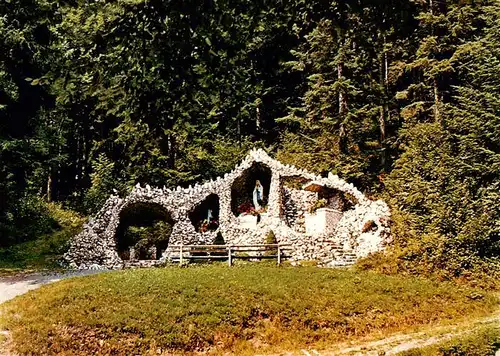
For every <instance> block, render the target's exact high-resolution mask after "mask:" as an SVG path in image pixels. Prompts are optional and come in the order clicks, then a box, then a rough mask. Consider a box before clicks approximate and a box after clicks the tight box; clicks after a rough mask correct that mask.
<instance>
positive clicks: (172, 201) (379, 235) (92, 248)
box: [65, 149, 389, 268]
mask: <svg viewBox="0 0 500 356" xmlns="http://www.w3.org/2000/svg"><path fill="white" fill-rule="evenodd" d="M253 164H263V165H265V166H267V167H268V168H269V169H270V170H271V172H272V178H271V185H270V189H269V197H268V210H267V216H266V217H265V218H263V219H262V221H261V222H259V223H258V224H257V226H251V227H249V226H244V225H242V224H240V223H239V220H238V219H237V217H236V216H235V215H234V213H233V212H232V210H231V187H232V185H233V183H234V181H235V179H237V178H238V177H240V176H241V175H242V174H244V172H245V171H246V170H247V169H249V168H250V167H252V165H253ZM284 177H302V178H304V179H306V180H309V181H313V182H315V183H318V184H320V185H323V186H325V187H327V188H332V189H337V190H340V191H342V192H345V193H348V194H350V195H351V196H353V197H354V198H355V199H356V200H357V202H356V205H355V206H354V208H353V209H351V210H349V211H347V212H345V213H344V214H343V215H342V218H341V219H340V221H339V222H338V224H336V226H335V229H334V232H333V233H332V236H315V237H312V236H308V235H306V234H305V233H304V232H305V230H304V226H303V223H302V222H301V221H300V218H301V215H303V214H304V213H305V212H306V211H307V209H308V208H309V206H310V205H311V203H313V202H314V201H315V199H317V195H316V194H315V193H310V192H306V191H302V190H297V189H290V188H286V187H283V186H282V184H281V181H282V178H284ZM210 194H216V195H218V197H219V204H220V209H219V229H218V230H219V231H220V232H221V233H222V235H223V238H224V240H225V242H226V244H254V243H264V242H265V240H266V236H267V234H268V232H269V231H270V230H272V231H273V232H274V234H275V236H276V239H277V240H278V242H279V243H290V244H292V251H291V253H292V255H293V258H294V259H296V260H300V259H310V258H319V259H321V260H323V261H329V262H328V263H330V264H331V265H332V263H333V265H335V263H336V262H335V261H337V260H338V261H340V262H339V263H340V264H342V263H343V262H342V261H343V260H342V257H339V256H340V255H341V251H344V252H345V255H346V256H347V255H349V254H355V255H356V256H358V257H359V256H365V255H366V254H368V253H369V252H373V251H376V250H380V249H382V248H383V247H384V244H385V243H386V241H387V239H388V237H389V228H388V221H389V220H388V219H389V208H388V207H387V205H386V204H385V203H384V202H382V201H376V202H373V201H370V200H369V199H367V198H366V197H365V196H364V195H363V194H362V193H361V192H360V191H359V190H357V189H356V188H355V187H354V186H353V185H352V184H349V183H346V182H344V181H343V180H341V179H340V178H339V177H338V176H336V175H332V174H330V175H329V176H328V177H327V178H322V177H320V176H315V175H314V174H311V173H308V172H305V171H303V170H300V169H297V168H295V167H293V166H289V165H284V164H281V163H280V162H278V161H276V160H274V159H272V158H271V157H269V156H268V155H267V154H266V153H265V152H264V151H263V150H260V149H259V150H252V151H251V152H250V153H249V155H248V156H247V157H246V158H245V159H244V160H243V161H242V162H241V164H240V165H239V166H237V167H236V168H235V169H234V170H233V171H232V172H230V173H227V174H225V175H224V177H219V178H217V179H216V180H211V181H209V182H206V183H204V184H196V185H195V186H194V187H191V186H190V187H189V188H181V187H177V188H176V189H174V190H170V189H166V188H165V187H164V188H163V189H161V188H151V187H150V186H149V185H146V186H145V187H142V186H140V185H137V186H136V187H135V188H134V189H133V190H132V192H131V193H130V194H129V195H128V196H127V197H125V198H120V197H117V196H111V197H110V198H109V199H108V201H107V202H106V203H105V204H104V206H103V208H102V209H101V210H100V211H99V213H98V214H97V215H96V216H95V217H94V218H92V219H91V220H90V221H89V222H88V223H87V224H86V225H85V226H84V229H83V231H82V232H81V233H80V234H78V235H77V236H75V237H74V238H73V239H72V241H71V245H70V248H69V250H68V252H67V253H66V254H65V259H66V261H67V262H68V263H69V265H70V266H72V267H78V268H95V267H106V268H122V267H123V266H124V261H122V260H121V259H120V257H119V256H118V253H117V250H116V241H115V236H116V230H117V228H118V224H119V222H120V212H121V211H122V210H123V209H126V208H127V207H129V206H132V205H133V204H136V203H146V204H147V203H151V204H157V205H159V206H161V207H162V208H163V209H165V211H166V212H168V213H169V215H170V216H171V218H172V219H173V221H174V226H173V229H172V234H171V236H170V241H169V243H170V244H180V243H183V244H212V243H213V241H214V239H215V237H216V235H217V232H207V233H199V232H197V231H196V229H195V228H194V226H193V225H192V223H191V221H190V220H189V217H188V214H189V212H191V211H192V210H193V209H195V207H196V206H197V205H198V204H200V203H201V202H202V201H203V200H204V199H205V198H206V197H208V196H209V195H210ZM368 220H373V221H374V222H375V224H376V225H377V229H376V230H374V231H370V232H366V233H362V228H363V226H364V224H365V223H366V221H368ZM326 232H328V229H326ZM325 238H326V240H325ZM325 241H327V242H325ZM339 251H340V252H339ZM169 254H170V251H169V250H168V249H167V250H166V251H165V252H164V254H163V257H162V259H163V260H164V259H167V258H168V257H169ZM349 256H351V255H349ZM351 257H352V256H351ZM332 261H333V262H332ZM325 263H326V262H325Z"/></svg>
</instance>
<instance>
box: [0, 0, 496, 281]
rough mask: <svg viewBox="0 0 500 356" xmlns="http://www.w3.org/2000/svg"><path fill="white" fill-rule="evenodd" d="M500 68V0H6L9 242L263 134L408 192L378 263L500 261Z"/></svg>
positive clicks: (4, 164)
mask: <svg viewBox="0 0 500 356" xmlns="http://www.w3.org/2000/svg"><path fill="white" fill-rule="evenodd" d="M499 72H500V4H499V2H498V1H496V0H484V1H481V0H479V1H477V0H411V1H410V0H354V1H338V0H333V1H324V0H291V1H280V0H272V1H271V0H231V1H229V0H204V1H200V0H197V1H193V0H185V1H163V0H115V1H111V0H4V1H2V2H0V163H1V165H0V247H2V249H0V259H2V258H4V259H8V258H13V256H14V255H15V251H18V250H16V246H23V244H26V243H30V242H32V241H36V240H37V239H40V238H41V236H48V235H53V234H54V233H56V232H58V231H60V230H61V227H65V226H66V225H68V226H70V227H71V226H72V228H71V229H69V231H70V232H68V233H64V234H62V235H61V236H62V237H61V236H59V238H58V239H56V240H52V243H53V244H55V245H57V246H55V247H57V248H59V249H61V250H62V249H64V248H65V241H67V238H68V237H69V236H70V235H71V234H73V233H74V232H75V231H76V230H77V228H78V227H77V226H75V224H73V225H72V223H71V222H72V221H74V220H75V219H76V218H74V216H88V215H91V214H93V213H95V212H96V211H97V210H98V209H99V207H100V205H101V204H102V203H103V202H104V201H105V200H106V199H107V197H108V196H109V195H110V194H111V193H112V192H113V189H116V190H117V191H118V192H119V193H120V194H126V192H127V191H130V189H131V188H132V187H133V186H135V185H136V184H137V183H141V184H146V183H148V184H150V185H152V186H160V187H162V186H164V185H165V186H166V187H174V186H176V185H182V186H187V185H189V184H192V183H194V182H200V181H203V180H206V179H210V178H214V177H216V176H219V175H221V174H224V173H225V172H228V171H230V170H231V169H232V168H233V166H234V165H235V164H237V162H238V161H239V160H240V159H241V158H242V157H244V156H245V154H246V153H247V152H248V150H249V149H250V148H252V147H262V148H264V149H265V150H266V151H268V152H269V153H270V154H271V155H273V156H274V157H276V158H278V159H279V160H281V161H282V162H284V163H290V164H294V165H296V166H298V167H300V168H304V169H308V170H311V171H313V172H320V173H324V172H328V171H332V172H333V173H335V174H338V175H339V176H341V177H342V178H344V179H346V180H347V181H349V182H352V183H354V184H355V185H356V186H357V187H359V188H360V189H361V190H362V191H364V192H365V193H367V194H368V195H369V196H370V197H373V198H382V199H385V200H386V201H387V202H388V203H389V204H390V206H391V209H392V214H393V224H392V231H393V236H394V243H393V245H392V246H391V248H390V249H389V251H388V253H387V254H385V255H378V256H373V257H372V258H371V259H369V260H367V261H364V262H362V263H361V265H362V266H364V267H366V268H375V269H378V270H381V271H384V272H387V273H401V272H408V273H416V274H426V275H429V274H434V275H438V276H439V277H440V278H445V279H448V278H463V279H466V280H468V281H469V282H471V281H472V282H474V281H476V279H477V277H478V276H479V277H481V278H483V277H488V276H489V277H494V276H495V275H496V276H499V275H500V263H499V256H500V238H499V235H500V234H499V232H500V193H499V192H500V153H499V149H500V74H499ZM77 214H78V215H77ZM76 220H78V219H76ZM68 221H69V222H70V223H68ZM76 225H78V224H76ZM54 241H55V242H54ZM53 247H54V246H53ZM14 257H15V256H14ZM474 283H475V282H474Z"/></svg>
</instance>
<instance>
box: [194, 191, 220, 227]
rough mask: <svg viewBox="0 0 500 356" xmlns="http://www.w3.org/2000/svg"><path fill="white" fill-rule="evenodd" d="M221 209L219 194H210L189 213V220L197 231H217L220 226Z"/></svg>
mask: <svg viewBox="0 0 500 356" xmlns="http://www.w3.org/2000/svg"><path fill="white" fill-rule="evenodd" d="M219 210H220V207H219V196H218V195H217V194H210V195H209V196H208V197H206V198H205V199H204V200H203V201H202V202H201V203H200V204H198V205H197V206H196V207H195V208H194V209H193V210H192V211H191V212H190V213H189V220H191V223H192V224H193V226H194V227H195V229H196V231H197V232H201V233H203V232H207V231H215V230H217V228H218V227H219Z"/></svg>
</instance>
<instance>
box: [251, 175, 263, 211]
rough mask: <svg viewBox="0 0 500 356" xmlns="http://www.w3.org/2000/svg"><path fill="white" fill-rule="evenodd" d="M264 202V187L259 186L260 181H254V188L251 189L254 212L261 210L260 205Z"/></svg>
mask: <svg viewBox="0 0 500 356" xmlns="http://www.w3.org/2000/svg"><path fill="white" fill-rule="evenodd" d="M263 200H264V187H263V186H262V184H260V181H259V180H257V181H255V188H254V189H253V206H254V208H255V210H256V211H259V210H261V209H262V205H261V204H263Z"/></svg>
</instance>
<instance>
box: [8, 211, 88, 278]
mask: <svg viewBox="0 0 500 356" xmlns="http://www.w3.org/2000/svg"><path fill="white" fill-rule="evenodd" d="M47 208H48V212H49V214H50V216H51V218H53V219H54V221H55V222H56V223H57V227H56V228H55V229H54V231H52V232H51V233H48V234H45V235H42V236H40V237H39V238H38V239H36V240H33V241H27V242H24V243H20V244H18V245H14V246H11V247H8V248H0V277H1V276H5V275H10V274H17V273H27V272H30V271H34V270H43V269H51V270H53V269H57V268H60V266H59V265H58V263H57V261H58V260H59V259H60V258H61V256H62V254H63V253H64V252H65V251H66V249H67V246H68V242H69V240H70V238H71V237H72V236H74V235H75V234H77V233H78V232H79V231H80V230H81V228H82V225H83V223H84V221H85V219H84V218H83V217H82V216H80V215H78V214H76V213H75V212H73V211H71V210H67V209H63V208H62V207H61V206H60V205H58V204H54V203H50V204H48V205H47Z"/></svg>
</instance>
